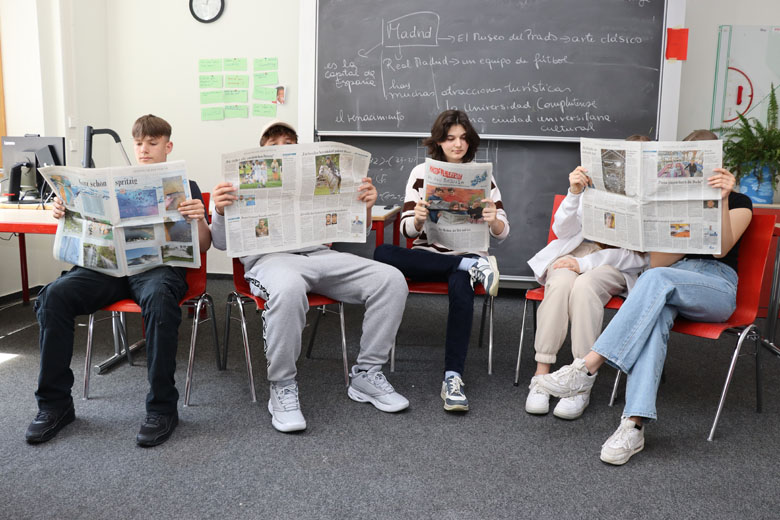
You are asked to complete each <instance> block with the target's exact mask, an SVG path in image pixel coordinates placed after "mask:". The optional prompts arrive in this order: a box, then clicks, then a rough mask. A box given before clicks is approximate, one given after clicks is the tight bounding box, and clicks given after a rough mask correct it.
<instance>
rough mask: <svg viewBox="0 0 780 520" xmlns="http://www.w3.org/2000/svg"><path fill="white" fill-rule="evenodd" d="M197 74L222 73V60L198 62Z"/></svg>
mask: <svg viewBox="0 0 780 520" xmlns="http://www.w3.org/2000/svg"><path fill="white" fill-rule="evenodd" d="M198 72H222V60H221V59H219V58H215V59H210V60H209V59H205V60H198Z"/></svg>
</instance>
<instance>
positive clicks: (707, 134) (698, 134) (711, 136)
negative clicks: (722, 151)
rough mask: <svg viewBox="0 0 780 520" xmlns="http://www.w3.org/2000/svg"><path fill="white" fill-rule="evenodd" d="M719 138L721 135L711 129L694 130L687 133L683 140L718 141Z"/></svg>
mask: <svg viewBox="0 0 780 520" xmlns="http://www.w3.org/2000/svg"><path fill="white" fill-rule="evenodd" d="M718 139H720V137H718V136H717V135H716V134H715V132H712V131H710V130H694V131H693V132H691V133H690V134H688V135H686V136H685V139H683V141H717V140H718Z"/></svg>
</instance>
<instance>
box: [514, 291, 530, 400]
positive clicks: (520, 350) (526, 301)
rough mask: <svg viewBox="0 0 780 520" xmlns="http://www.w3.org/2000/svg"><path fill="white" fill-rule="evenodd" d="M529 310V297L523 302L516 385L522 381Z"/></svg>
mask: <svg viewBox="0 0 780 520" xmlns="http://www.w3.org/2000/svg"><path fill="white" fill-rule="evenodd" d="M527 310H528V299H526V300H525V301H524V302H523V319H522V320H521V322H520V344H519V345H518V346H517V365H515V386H517V385H518V384H519V382H520V356H521V355H522V354H523V339H524V338H525V316H526V314H527Z"/></svg>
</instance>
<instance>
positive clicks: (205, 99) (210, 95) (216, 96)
mask: <svg viewBox="0 0 780 520" xmlns="http://www.w3.org/2000/svg"><path fill="white" fill-rule="evenodd" d="M225 101H227V100H226V99H225V96H224V94H223V93H222V91H221V90H209V91H206V92H201V93H200V104H201V105H211V104H214V103H224V102H225Z"/></svg>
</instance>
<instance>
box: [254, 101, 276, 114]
mask: <svg viewBox="0 0 780 520" xmlns="http://www.w3.org/2000/svg"><path fill="white" fill-rule="evenodd" d="M252 115H253V116H254V117H276V105H273V104H271V103H253V104H252Z"/></svg>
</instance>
